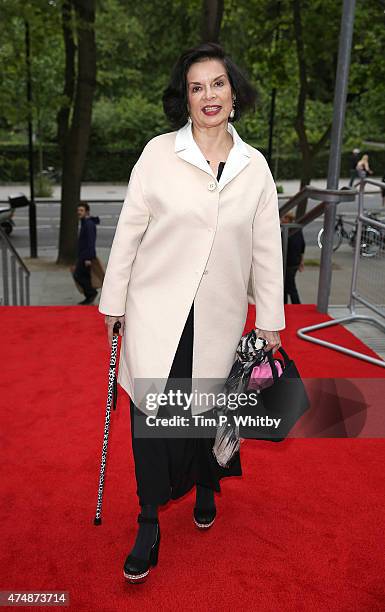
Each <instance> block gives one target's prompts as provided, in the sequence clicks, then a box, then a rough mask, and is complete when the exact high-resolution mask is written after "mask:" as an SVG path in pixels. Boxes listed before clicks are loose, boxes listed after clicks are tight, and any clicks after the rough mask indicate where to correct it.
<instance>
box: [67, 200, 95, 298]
mask: <svg viewBox="0 0 385 612" xmlns="http://www.w3.org/2000/svg"><path fill="white" fill-rule="evenodd" d="M77 213H78V218H79V219H80V231H79V237H78V258H77V261H76V266H75V270H74V272H73V277H74V279H75V280H76V282H77V283H79V285H80V286H81V287H82V289H83V291H84V295H85V299H84V300H83V301H82V302H79V304H80V305H82V306H87V305H88V304H92V302H93V301H94V300H95V298H96V296H97V294H98V292H97V290H96V289H94V287H93V286H92V284H91V265H92V260H93V259H95V258H96V246H95V245H96V226H97V225H99V223H100V219H99V217H91V216H90V206H89V204H88V202H84V201H82V202H80V204H79V206H78V208H77Z"/></svg>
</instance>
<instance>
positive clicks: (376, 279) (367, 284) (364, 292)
mask: <svg viewBox="0 0 385 612" xmlns="http://www.w3.org/2000/svg"><path fill="white" fill-rule="evenodd" d="M368 184H369V185H374V186H376V187H379V188H380V189H385V183H382V182H380V181H374V180H372V179H367V178H365V179H361V182H360V188H359V195H358V216H357V233H356V238H355V248H354V261H353V270H352V281H351V290H350V298H349V304H348V308H349V310H350V315H348V316H346V317H341V318H338V319H333V320H332V321H326V322H324V323H319V324H317V325H310V326H308V327H302V328H300V329H298V330H297V335H298V336H299V337H300V338H302V339H303V340H307V341H308V342H313V343H314V344H318V345H321V346H326V347H328V348H331V349H334V350H336V351H339V352H341V353H345V354H346V355H350V356H352V357H357V358H358V359H362V360H363V361H368V362H369V363H373V364H375V365H379V366H381V367H383V368H385V361H384V360H383V359H376V358H374V357H369V356H368V355H365V354H364V353H360V352H358V351H352V350H351V349H348V348H346V347H344V346H341V345H339V344H334V343H332V342H327V341H326V340H321V339H320V338H313V337H312V336H309V335H307V334H308V332H312V331H315V330H317V329H324V328H325V327H331V326H333V325H340V324H342V323H345V324H347V323H352V322H354V321H366V322H368V323H371V324H373V325H375V326H376V327H378V328H379V329H380V330H381V331H382V332H384V333H385V222H382V221H379V220H378V219H376V218H373V216H368V215H367V214H365V211H364V195H365V185H368ZM357 302H358V303H359V304H362V305H363V306H366V307H367V308H369V309H370V310H372V311H373V312H374V313H376V314H377V315H379V317H381V318H382V319H383V320H384V322H382V321H381V320H379V319H377V318H375V317H373V316H370V315H360V314H357V313H356V310H355V306H356V303H357Z"/></svg>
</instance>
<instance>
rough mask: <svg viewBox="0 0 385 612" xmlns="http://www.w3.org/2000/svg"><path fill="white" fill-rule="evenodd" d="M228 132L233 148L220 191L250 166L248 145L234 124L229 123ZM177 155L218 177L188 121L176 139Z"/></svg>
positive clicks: (226, 164)
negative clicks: (198, 143)
mask: <svg viewBox="0 0 385 612" xmlns="http://www.w3.org/2000/svg"><path fill="white" fill-rule="evenodd" d="M227 130H228V131H229V132H230V134H231V136H232V138H233V146H232V148H231V150H230V153H229V155H228V158H227V160H226V163H225V166H224V169H223V172H222V175H221V177H220V179H219V182H218V188H219V191H221V190H222V189H223V187H224V186H225V185H227V183H229V182H230V181H231V180H232V179H233V178H234V177H235V176H236V175H237V174H239V172H240V171H241V170H242V169H243V168H244V167H245V166H247V165H248V164H249V162H250V157H251V153H250V151H249V149H248V148H247V146H246V143H245V142H244V141H243V140H242V138H241V137H240V136H239V134H238V132H237V130H236V129H235V127H234V126H233V124H232V123H230V122H228V123H227ZM175 153H176V154H177V155H178V156H179V157H181V158H182V159H184V160H185V161H187V162H189V163H191V164H193V165H194V166H197V167H198V168H200V169H201V170H203V171H204V172H206V173H207V174H210V176H212V177H214V179H215V180H216V177H215V175H214V173H213V170H212V168H211V167H210V165H209V164H208V163H207V160H206V159H205V156H204V155H203V153H202V151H201V150H200V148H199V146H198V145H197V143H196V142H195V139H194V137H193V134H192V123H191V121H188V122H187V123H186V124H185V125H184V126H183V127H181V128H180V129H179V130H178V131H177V133H176V137H175Z"/></svg>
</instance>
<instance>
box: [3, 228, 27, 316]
mask: <svg viewBox="0 0 385 612" xmlns="http://www.w3.org/2000/svg"><path fill="white" fill-rule="evenodd" d="M0 258H1V267H0V278H1V280H2V283H1V284H0V287H2V290H3V293H2V295H0V305H3V306H10V305H13V306H29V304H30V284H29V277H30V275H31V273H30V271H29V270H28V268H27V266H26V265H25V263H24V261H23V260H22V259H21V257H20V255H19V253H18V252H17V251H16V249H15V247H14V246H13V244H12V242H11V241H10V240H9V238H8V236H7V234H6V233H5V232H4V230H3V229H2V228H1V227H0ZM11 298H12V299H11Z"/></svg>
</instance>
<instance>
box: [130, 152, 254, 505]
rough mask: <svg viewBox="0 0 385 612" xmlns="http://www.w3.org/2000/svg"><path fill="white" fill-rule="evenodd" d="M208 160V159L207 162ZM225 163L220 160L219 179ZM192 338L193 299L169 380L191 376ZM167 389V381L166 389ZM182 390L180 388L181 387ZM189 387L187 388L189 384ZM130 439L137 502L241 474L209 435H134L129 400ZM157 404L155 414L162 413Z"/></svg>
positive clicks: (164, 498) (135, 412)
mask: <svg viewBox="0 0 385 612" xmlns="http://www.w3.org/2000/svg"><path fill="white" fill-rule="evenodd" d="M208 163H209V162H208ZM224 165H225V162H220V164H219V167H218V174H217V180H218V181H219V179H220V176H221V174H222V170H223V167H224ZM193 338H194V302H193V303H192V305H191V308H190V312H189V315H188V317H187V321H186V323H185V326H184V329H183V332H182V335H181V337H180V340H179V344H178V348H177V350H176V353H175V356H174V360H173V363H172V366H171V370H170V373H169V377H168V378H169V379H174V378H184V379H186V378H187V379H191V377H192V359H193ZM168 388H170V386H169V384H167V387H166V390H167V389H168ZM183 390H184V389H183ZM190 390H191V387H190ZM130 412H131V440H132V450H133V455H134V463H135V476H136V483H137V495H138V497H139V503H140V505H144V504H153V505H158V506H160V505H162V504H165V503H167V502H168V501H169V500H170V499H177V498H178V497H181V496H182V495H185V493H187V492H188V491H189V490H190V489H191V488H192V487H193V486H195V484H200V485H202V486H206V487H210V488H211V489H214V491H217V492H220V490H221V489H220V484H219V481H220V479H221V478H225V477H226V476H241V475H242V468H241V462H240V456H239V452H238V453H237V454H236V455H235V457H234V459H233V461H232V463H231V465H230V466H229V467H228V468H222V467H220V466H219V465H218V463H217V461H216V459H215V457H214V455H213V453H212V447H213V444H214V439H212V438H140V437H135V436H134V416H135V418H139V419H140V418H142V419H144V418H145V417H144V415H143V413H142V412H141V411H140V410H139V409H138V408H137V407H136V406H135V404H134V402H133V401H132V400H131V402H130ZM166 415H167V412H166V409H165V407H163V406H160V408H159V410H158V414H157V416H159V417H162V416H166Z"/></svg>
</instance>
